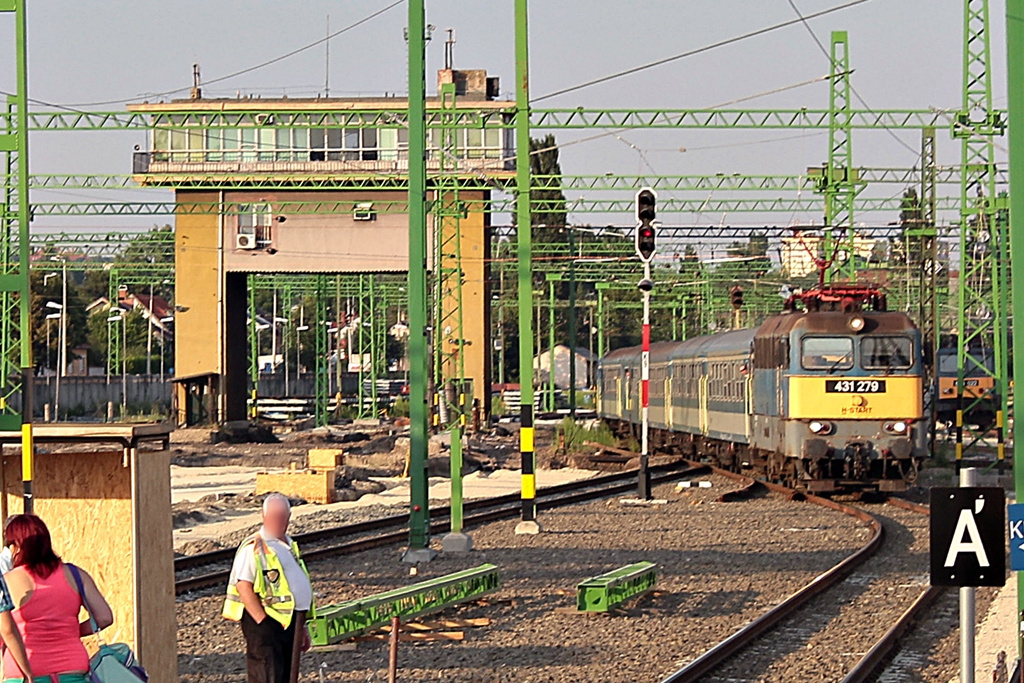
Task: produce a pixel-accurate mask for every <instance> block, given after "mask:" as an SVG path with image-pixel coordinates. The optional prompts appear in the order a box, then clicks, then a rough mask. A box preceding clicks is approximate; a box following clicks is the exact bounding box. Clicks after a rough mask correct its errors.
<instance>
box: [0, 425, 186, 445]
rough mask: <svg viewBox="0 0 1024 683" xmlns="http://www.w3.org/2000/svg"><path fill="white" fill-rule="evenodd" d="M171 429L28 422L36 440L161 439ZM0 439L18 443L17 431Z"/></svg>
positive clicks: (65, 441)
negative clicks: (31, 423) (30, 423)
mask: <svg viewBox="0 0 1024 683" xmlns="http://www.w3.org/2000/svg"><path fill="white" fill-rule="evenodd" d="M172 431H174V427H173V425H171V424H170V423H168V422H149V423H140V424H121V423H92V424H90V423H81V424H80V423H60V422H55V423H48V422H47V423H39V424H33V425H32V436H33V438H34V439H35V440H36V441H37V442H39V443H84V442H90V443H91V442H95V443H104V442H106V443H117V444H121V443H124V442H130V441H131V440H133V439H135V440H144V441H154V440H161V439H165V438H167V437H168V436H170V433H171V432H172ZM0 441H3V442H7V443H20V442H21V432H0Z"/></svg>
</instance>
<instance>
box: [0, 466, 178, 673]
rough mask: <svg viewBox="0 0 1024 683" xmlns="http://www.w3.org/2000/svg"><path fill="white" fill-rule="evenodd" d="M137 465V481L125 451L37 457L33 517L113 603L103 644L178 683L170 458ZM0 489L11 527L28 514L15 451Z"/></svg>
mask: <svg viewBox="0 0 1024 683" xmlns="http://www.w3.org/2000/svg"><path fill="white" fill-rule="evenodd" d="M135 464H136V465H138V466H139V468H140V469H139V473H138V474H139V475H140V476H138V477H133V467H132V466H131V465H132V461H131V460H128V461H127V462H126V460H125V453H124V451H123V450H122V449H117V450H106V451H94V452H87V453H43V454H39V455H37V456H36V459H35V476H34V486H33V488H34V492H35V512H36V513H37V514H38V515H39V516H40V517H42V518H43V520H44V521H45V522H46V524H47V526H48V527H49V528H50V534H51V536H52V538H53V545H54V549H55V550H56V551H57V553H58V554H59V555H61V557H62V559H64V560H65V561H67V562H72V563H74V564H77V565H79V566H81V567H82V568H83V569H85V570H86V571H88V572H89V574H90V575H92V577H93V578H94V579H95V581H96V584H97V586H98V587H99V589H100V591H101V592H102V593H103V595H104V596H105V597H106V599H107V602H109V603H110V606H111V609H112V610H113V612H114V624H113V626H111V627H110V628H109V629H107V630H106V631H104V633H103V636H104V638H105V639H106V640H107V641H108V642H114V641H121V642H127V643H130V644H131V645H132V646H133V648H134V649H135V650H136V652H137V653H138V654H139V658H140V661H142V663H143V664H144V665H145V666H146V667H148V669H149V673H150V675H151V680H152V681H153V682H154V683H163V682H164V681H166V682H168V683H169V682H170V681H175V680H177V673H176V672H177V653H176V648H175V643H176V640H177V639H176V636H175V631H176V628H177V623H176V619H175V610H174V589H173V583H174V567H173V549H172V541H171V538H172V536H171V513H170V465H169V453H168V452H166V451H160V452H142V453H139V454H138V455H137V456H136V462H135ZM0 485H2V496H0V511H2V513H3V515H4V518H5V519H6V517H7V516H8V515H11V514H17V513H19V512H21V511H22V510H23V509H24V508H23V503H22V488H21V455H20V453H19V452H17V451H15V449H8V452H5V453H4V454H3V458H2V467H0ZM133 493H135V496H134V501H136V502H137V503H138V505H137V506H136V505H135V504H134V503H133ZM140 530H141V533H140ZM136 539H138V542H137V541H136ZM161 539H163V540H161ZM136 577H138V578H139V581H138V586H136ZM140 634H141V635H142V636H143V638H142V639H141V641H140V639H139V638H138V636H139V635H140Z"/></svg>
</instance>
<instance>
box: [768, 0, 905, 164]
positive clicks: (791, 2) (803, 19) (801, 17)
mask: <svg viewBox="0 0 1024 683" xmlns="http://www.w3.org/2000/svg"><path fill="white" fill-rule="evenodd" d="M786 2H787V3H789V6H790V7H791V8H792V9H793V12H794V13H796V16H797V19H798V20H799V21H800V23H801V24H803V26H804V28H805V29H807V32H808V33H809V34H811V38H812V39H813V40H814V43H815V44H816V45H817V46H818V49H819V50H821V53H822V54H823V55H825V59H827V60H828V62H829V64H830V65H831V66H832V67H833V68H835V65H834V64H832V55H831V54H830V53H829V51H828V50H826V49H825V46H824V45H822V43H821V40H819V39H818V36H817V34H815V33H814V29H812V28H811V25H810V24H809V23H808V21H807V20H808V19H813V18H814V17H815V15H813V14H809V15H807V16H804V14H803V13H802V12H801V11H800V8H799V7H797V6H796V3H795V2H794V0H786ZM836 75H837V76H839V75H841V74H836ZM850 91H851V92H852V93H853V96H854V97H856V98H857V101H858V102H860V103H861V106H863V107H864V108H865V109H867V110H868V111H872V109H871V107H870V105H868V103H867V102H866V101H865V100H864V98H863V97H861V95H860V93H859V92H857V88H855V87H854V86H853V83H850ZM885 132H886V133H888V134H889V135H890V136H891V137H892V139H893V140H895V141H896V142H898V143H899V144H901V145H903V146H904V147H906V148H907V149H908V150H910V152H911V154H913V155H914V157H915V158H917V159H920V158H921V151H920V150H917V149H914V148H913V147H911V146H910V145H908V144H907V143H906V142H904V141H903V140H901V139H900V137H899V136H898V135H896V133H894V132H893V131H892V130H890V129H888V128H886V129H885Z"/></svg>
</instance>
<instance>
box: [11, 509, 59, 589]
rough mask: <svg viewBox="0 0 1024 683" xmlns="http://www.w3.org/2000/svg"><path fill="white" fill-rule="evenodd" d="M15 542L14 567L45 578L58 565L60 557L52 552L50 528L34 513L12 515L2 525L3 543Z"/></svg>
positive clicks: (55, 569)
mask: <svg viewBox="0 0 1024 683" xmlns="http://www.w3.org/2000/svg"><path fill="white" fill-rule="evenodd" d="M12 543H14V544H17V546H18V554H17V555H15V556H14V558H13V559H14V563H13V564H14V566H15V567H25V568H26V569H28V570H29V571H30V572H32V573H33V574H35V575H36V576H39V577H41V578H44V579H45V578H46V577H48V576H49V575H50V574H52V573H54V572H55V571H57V568H58V567H60V557H58V556H57V553H55V552H53V545H52V543H51V542H50V530H49V529H47V528H46V524H45V523H44V522H43V520H42V519H40V518H39V517H37V516H36V515H14V516H13V517H11V518H10V519H8V520H7V524H6V525H5V526H4V545H11V544H12Z"/></svg>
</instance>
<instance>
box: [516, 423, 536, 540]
mask: <svg viewBox="0 0 1024 683" xmlns="http://www.w3.org/2000/svg"><path fill="white" fill-rule="evenodd" d="M519 419H520V420H521V421H522V423H521V424H520V426H519V454H520V456H521V458H522V477H523V481H522V491H523V493H522V498H523V524H530V523H533V524H536V523H537V475H536V469H535V464H536V463H535V460H536V455H535V453H534V450H533V448H534V446H533V434H534V432H533V405H529V404H525V403H524V404H523V407H522V411H521V412H520V417H519ZM525 528H526V527H524V529H525Z"/></svg>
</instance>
